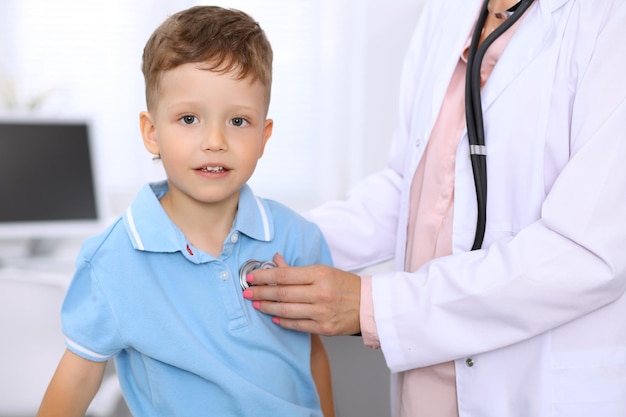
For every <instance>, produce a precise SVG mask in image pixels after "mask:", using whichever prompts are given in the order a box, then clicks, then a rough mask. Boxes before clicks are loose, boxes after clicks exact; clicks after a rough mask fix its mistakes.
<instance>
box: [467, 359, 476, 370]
mask: <svg viewBox="0 0 626 417" xmlns="http://www.w3.org/2000/svg"><path fill="white" fill-rule="evenodd" d="M465 365H466V366H467V367H468V368H471V367H472V366H474V359H472V358H467V359H465Z"/></svg>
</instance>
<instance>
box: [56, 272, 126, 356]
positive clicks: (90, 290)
mask: <svg viewBox="0 0 626 417" xmlns="http://www.w3.org/2000/svg"><path fill="white" fill-rule="evenodd" d="M61 319H62V325H63V333H64V334H65V338H66V345H67V348H68V349H69V350H71V351H72V352H74V353H75V354H77V355H79V356H81V357H83V358H85V359H88V360H92V361H105V360H108V359H110V358H111V357H113V356H115V354H117V353H118V352H119V351H120V350H121V349H122V348H123V344H122V342H121V338H120V336H119V334H118V330H117V328H118V327H117V324H116V320H115V317H114V314H113V312H112V309H111V306H110V304H109V302H108V299H107V296H106V294H105V292H104V291H103V289H102V286H101V285H100V282H99V281H98V279H97V278H96V276H95V273H94V271H93V268H92V267H91V265H90V264H89V263H87V262H79V264H78V267H77V269H76V272H75V274H74V278H73V279H72V283H71V284H70V287H69V288H68V292H67V295H66V297H65V301H64V303H63V307H62V310H61Z"/></svg>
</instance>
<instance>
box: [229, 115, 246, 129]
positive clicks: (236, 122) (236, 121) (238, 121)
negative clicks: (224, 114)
mask: <svg viewBox="0 0 626 417" xmlns="http://www.w3.org/2000/svg"><path fill="white" fill-rule="evenodd" d="M230 123H231V124H232V125H233V126H237V127H240V126H246V125H247V124H248V121H247V120H246V119H244V118H243V117H233V118H232V119H230Z"/></svg>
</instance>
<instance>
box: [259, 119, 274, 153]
mask: <svg viewBox="0 0 626 417" xmlns="http://www.w3.org/2000/svg"><path fill="white" fill-rule="evenodd" d="M273 128H274V121H273V120H272V119H266V120H265V126H263V137H262V138H261V149H260V150H259V158H260V157H262V156H263V152H265V144H266V143H267V141H268V140H269V138H270V136H272V129H273Z"/></svg>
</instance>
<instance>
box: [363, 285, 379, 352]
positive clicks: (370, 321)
mask: <svg viewBox="0 0 626 417" xmlns="http://www.w3.org/2000/svg"><path fill="white" fill-rule="evenodd" d="M360 321H361V335H362V336H363V344H365V346H369V347H371V348H373V349H378V348H380V340H379V339H378V330H377V329H376V320H375V319H374V300H373V299H372V277H371V276H369V275H365V276H362V277H361V309H360Z"/></svg>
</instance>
